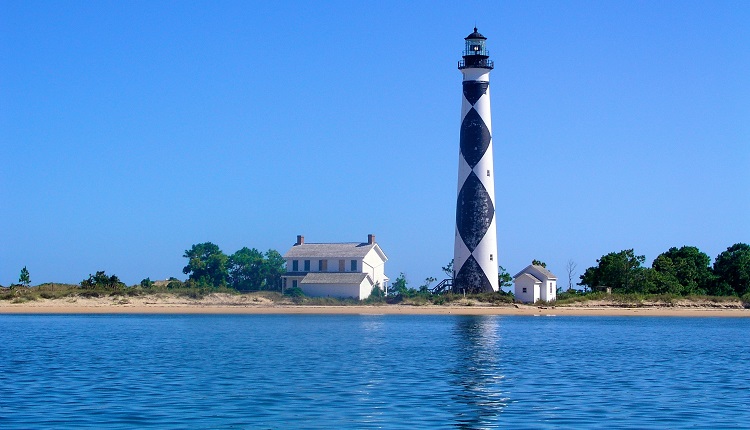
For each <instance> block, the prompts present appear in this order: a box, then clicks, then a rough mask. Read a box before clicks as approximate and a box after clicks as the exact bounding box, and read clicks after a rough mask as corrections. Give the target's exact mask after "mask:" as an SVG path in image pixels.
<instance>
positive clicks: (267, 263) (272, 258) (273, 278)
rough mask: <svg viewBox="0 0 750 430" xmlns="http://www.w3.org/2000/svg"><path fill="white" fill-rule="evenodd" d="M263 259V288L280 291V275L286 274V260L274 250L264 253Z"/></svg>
mask: <svg viewBox="0 0 750 430" xmlns="http://www.w3.org/2000/svg"><path fill="white" fill-rule="evenodd" d="M265 257H266V258H265V260H264V263H263V265H264V269H263V273H265V276H266V282H265V284H263V287H264V289H267V290H281V275H283V274H284V273H285V272H286V269H285V267H286V260H284V257H282V256H281V254H279V252H278V251H276V250H275V249H269V250H268V251H266V255H265Z"/></svg>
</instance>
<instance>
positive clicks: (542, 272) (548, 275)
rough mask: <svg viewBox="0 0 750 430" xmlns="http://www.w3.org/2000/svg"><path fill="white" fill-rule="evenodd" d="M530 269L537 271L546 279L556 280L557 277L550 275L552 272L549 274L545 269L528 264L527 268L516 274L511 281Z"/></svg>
mask: <svg viewBox="0 0 750 430" xmlns="http://www.w3.org/2000/svg"><path fill="white" fill-rule="evenodd" d="M532 267H533V268H534V269H536V270H538V271H539V272H540V273H541V274H543V275H544V276H546V277H547V278H548V279H557V276H555V275H554V274H552V272H550V271H549V270H547V268H546V267H543V266H537V265H532V264H529V265H528V266H526V268H524V269H523V270H521V271H520V272H518V273H516V275H515V276H514V277H513V279H515V278H517V277H519V276H521V275H522V274H524V273H526V272H527V271H528V270H529V269H531V268H532Z"/></svg>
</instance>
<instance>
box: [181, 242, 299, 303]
mask: <svg viewBox="0 0 750 430" xmlns="http://www.w3.org/2000/svg"><path fill="white" fill-rule="evenodd" d="M183 257H185V258H187V259H188V264H187V266H185V267H184V268H183V269H182V272H183V273H184V274H186V275H188V281H187V283H188V284H190V286H198V287H213V288H221V287H230V288H234V289H236V290H238V291H254V290H280V289H281V275H282V274H283V273H284V272H285V269H284V267H285V260H284V257H282V256H281V254H279V253H278V251H276V250H273V249H269V250H268V251H266V252H265V253H263V252H260V251H258V250H257V249H255V248H252V249H250V248H247V247H244V248H242V249H240V250H239V251H237V252H235V253H234V254H232V255H226V254H224V252H222V251H221V249H219V247H218V246H217V245H215V244H213V243H211V242H204V243H199V244H196V245H193V246H192V247H191V248H190V249H188V250H186V251H185V254H184V255H183Z"/></svg>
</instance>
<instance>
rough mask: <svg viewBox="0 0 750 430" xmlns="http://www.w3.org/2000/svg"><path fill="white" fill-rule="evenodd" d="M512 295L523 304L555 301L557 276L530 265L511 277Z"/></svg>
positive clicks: (545, 269)
mask: <svg viewBox="0 0 750 430" xmlns="http://www.w3.org/2000/svg"><path fill="white" fill-rule="evenodd" d="M513 286H514V290H513V294H514V295H515V296H516V299H518V300H520V301H522V302H524V303H536V302H537V301H538V300H542V301H545V302H551V301H554V300H557V276H555V275H553V274H552V272H550V271H549V270H547V268H546V267H543V266H537V265H533V264H530V265H528V266H526V268H525V269H523V270H521V271H520V272H518V273H517V274H516V276H514V277H513Z"/></svg>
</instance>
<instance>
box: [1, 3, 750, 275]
mask: <svg viewBox="0 0 750 430" xmlns="http://www.w3.org/2000/svg"><path fill="white" fill-rule="evenodd" d="M749 22H750V2H747V1H703V2H694V1H659V2H653V1H627V2H603V1H573V2H558V1H534V2H528V1H511V2H493V1H484V2H456V1H450V2H448V1H443V2H438V1H415V2H403V1H387V2H323V3H318V2H302V1H300V2H285V1H275V2H260V1H259V2H246V1H237V2H233V1H211V2H209V1H205V2H176V1H168V2H167V1H163V2H154V1H127V2H123V1H112V2H109V1H96V2H65V1H61V2H49V1H38V2H36V1H3V2H0V58H2V60H1V61H0V160H1V161H2V172H1V173H0V202H2V206H0V284H2V285H8V284H10V283H11V282H15V281H17V280H18V275H19V273H20V270H21V268H22V267H23V266H27V267H28V269H29V271H30V273H31V280H32V284H39V283H42V282H48V281H55V282H70V283H77V282H80V281H81V280H82V279H84V278H86V277H87V276H88V274H89V273H94V272H95V271H97V270H105V271H106V272H107V273H108V274H116V275H118V276H119V277H120V278H121V279H122V280H123V281H125V282H127V283H128V284H134V283H138V282H139V281H140V280H141V279H143V278H145V277H150V278H151V279H152V280H155V279H165V278H167V277H170V276H175V277H178V278H180V279H184V278H185V276H184V275H183V274H182V267H183V266H184V265H185V263H186V261H185V259H184V258H183V257H182V255H183V253H184V251H185V250H186V249H188V248H190V246H191V245H192V244H195V243H199V242H204V241H211V242H214V243H216V244H217V245H219V246H220V247H221V249H222V250H223V251H225V252H226V253H228V254H230V253H233V252H234V251H236V250H238V249H239V248H241V247H243V246H248V247H251V248H252V247H255V248H258V249H261V250H267V249H269V248H273V249H277V250H278V251H280V252H281V253H282V254H283V253H285V252H286V251H287V250H288V248H289V247H290V246H291V245H292V244H293V242H294V240H295V236H296V235H297V234H304V235H305V237H306V238H307V240H308V241H310V242H327V241H364V240H366V236H367V234H368V233H374V234H376V236H377V239H378V242H379V243H380V244H381V246H382V248H383V249H384V250H385V252H386V254H387V255H388V257H389V258H390V260H389V262H388V264H387V266H386V268H387V272H388V274H389V275H390V277H391V278H392V279H395V278H396V276H397V275H398V274H399V272H405V273H406V275H407V278H408V279H409V281H410V284H411V285H412V286H414V287H418V286H419V284H420V283H421V282H422V281H423V279H424V278H425V277H427V276H435V277H438V278H439V277H441V271H440V267H441V266H443V265H445V264H446V263H447V262H448V261H450V259H451V258H452V254H453V233H454V217H455V198H456V179H457V168H458V134H459V115H460V107H461V73H460V72H459V71H458V70H457V69H456V63H457V61H458V60H459V59H460V58H461V50H462V49H463V42H464V40H463V38H464V37H465V36H466V35H467V34H469V33H470V32H471V31H472V27H473V26H474V25H475V23H476V25H477V27H479V31H480V32H481V33H483V34H484V35H485V36H487V37H488V42H487V43H488V48H489V49H490V53H491V58H492V59H493V60H494V61H495V70H494V71H493V72H492V74H491V88H492V109H493V112H492V117H493V120H492V124H493V138H494V151H495V152H494V156H495V168H496V170H497V172H498V174H497V175H496V177H495V180H496V199H497V202H498V204H497V220H498V243H499V256H500V258H499V261H500V264H501V265H503V266H504V267H505V268H506V269H507V270H508V271H509V272H511V274H514V273H516V272H517V271H519V270H521V269H522V268H523V267H524V266H526V265H527V264H528V263H530V262H531V260H532V259H535V258H536V259H539V260H543V261H546V262H547V264H548V267H549V268H550V269H551V270H552V271H553V272H555V273H556V274H557V275H558V276H559V277H560V278H561V282H560V284H561V286H567V279H565V280H563V279H562V278H566V275H565V265H566V262H567V261H568V260H573V261H575V262H576V263H577V264H578V270H577V272H578V274H580V273H582V272H583V270H584V269H585V268H586V267H589V266H592V265H594V264H595V262H596V259H597V258H599V257H600V256H602V255H603V254H606V253H608V252H612V251H620V250H622V249H627V248H634V249H635V251H636V253H638V254H644V255H645V256H646V259H647V264H650V262H651V261H652V260H653V259H654V258H655V257H656V256H657V255H658V254H659V253H661V252H664V251H666V250H667V249H668V248H669V247H672V246H682V245H693V246H697V247H698V248H700V249H701V250H702V251H704V252H706V253H707V254H709V255H710V256H711V257H712V258H715V257H716V255H717V254H718V253H719V252H721V251H723V250H725V249H726V248H727V247H728V246H730V245H732V244H734V243H736V242H746V243H747V242H750V191H749V190H750V173H749V172H750V25H748V23H749Z"/></svg>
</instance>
